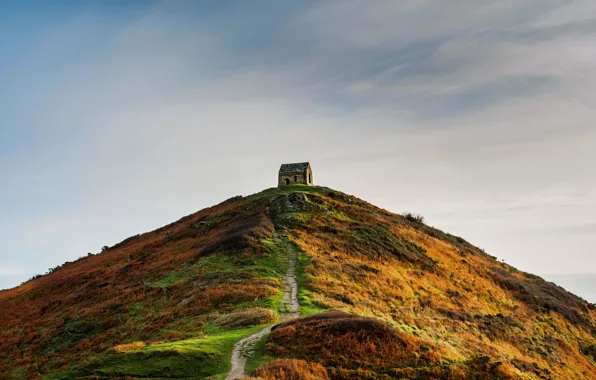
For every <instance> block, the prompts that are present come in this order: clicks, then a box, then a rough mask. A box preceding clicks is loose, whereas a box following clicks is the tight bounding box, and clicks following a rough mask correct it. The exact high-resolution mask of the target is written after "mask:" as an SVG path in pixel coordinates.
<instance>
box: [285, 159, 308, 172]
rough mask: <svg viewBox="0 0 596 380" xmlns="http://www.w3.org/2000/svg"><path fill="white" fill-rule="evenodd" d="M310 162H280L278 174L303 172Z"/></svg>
mask: <svg viewBox="0 0 596 380" xmlns="http://www.w3.org/2000/svg"><path fill="white" fill-rule="evenodd" d="M309 165H310V164H309V163H308V162H298V163H295V164H282V165H281V168H279V174H294V173H304V172H306V169H307V168H308V166H309Z"/></svg>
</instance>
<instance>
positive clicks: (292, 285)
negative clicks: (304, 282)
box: [226, 239, 300, 380]
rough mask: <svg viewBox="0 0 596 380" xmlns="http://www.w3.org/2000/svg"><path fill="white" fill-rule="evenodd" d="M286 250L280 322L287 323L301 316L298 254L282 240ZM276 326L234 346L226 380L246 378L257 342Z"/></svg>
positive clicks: (250, 336) (283, 258)
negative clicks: (246, 366)
mask: <svg viewBox="0 0 596 380" xmlns="http://www.w3.org/2000/svg"><path fill="white" fill-rule="evenodd" d="M282 241H283V242H284V245H285V247H286V249H285V250H284V254H283V256H282V257H281V258H282V260H283V261H285V262H287V264H288V270H287V271H286V274H285V275H283V276H282V281H283V286H284V295H283V297H282V300H281V310H280V313H279V314H280V322H285V321H287V320H290V319H294V318H298V317H299V316H300V310H299V304H298V282H297V281H296V261H297V254H296V250H295V249H294V247H293V246H292V245H291V244H289V243H288V242H287V241H286V239H282ZM273 327H274V326H269V327H265V328H264V329H263V330H261V331H259V332H257V333H255V334H252V335H249V336H247V337H246V338H243V339H241V340H239V341H238V342H236V344H234V350H233V351H232V358H231V365H232V369H231V370H230V373H229V374H228V376H227V377H226V380H234V379H239V378H241V377H242V376H244V367H245V365H246V360H247V359H249V358H250V357H252V356H253V355H254V353H255V346H256V344H257V342H258V341H259V340H260V339H261V338H262V337H264V336H266V335H268V334H269V333H270V332H271V329H272V328H273Z"/></svg>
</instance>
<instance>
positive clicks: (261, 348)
mask: <svg viewBox="0 0 596 380" xmlns="http://www.w3.org/2000/svg"><path fill="white" fill-rule="evenodd" d="M267 338H268V336H267V335H266V336H264V337H262V338H261V339H260V340H259V341H258V342H257V344H256V345H255V353H254V355H253V356H252V357H251V358H250V359H248V360H247V361H246V365H245V367H244V372H245V373H246V374H247V375H250V374H251V373H252V372H253V371H254V370H255V369H257V368H258V367H259V366H261V365H263V364H265V363H267V362H269V361H271V360H273V359H275V357H273V356H271V355H269V354H267V353H266V352H265V344H266V343H267Z"/></svg>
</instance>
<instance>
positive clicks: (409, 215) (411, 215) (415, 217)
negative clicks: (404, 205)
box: [403, 212, 424, 223]
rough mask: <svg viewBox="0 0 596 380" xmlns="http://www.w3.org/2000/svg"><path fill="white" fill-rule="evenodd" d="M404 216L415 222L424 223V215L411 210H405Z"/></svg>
mask: <svg viewBox="0 0 596 380" xmlns="http://www.w3.org/2000/svg"><path fill="white" fill-rule="evenodd" d="M403 217H404V218H406V219H407V220H409V221H410V222H414V223H424V216H422V215H420V214H414V213H411V212H404V213H403Z"/></svg>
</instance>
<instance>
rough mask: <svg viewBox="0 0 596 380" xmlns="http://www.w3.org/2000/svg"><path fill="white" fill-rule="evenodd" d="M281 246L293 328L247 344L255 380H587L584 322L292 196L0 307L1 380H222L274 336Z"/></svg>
mask: <svg viewBox="0 0 596 380" xmlns="http://www.w3.org/2000/svg"><path fill="white" fill-rule="evenodd" d="M288 244H290V245H292V249H295V250H296V251H297V252H298V265H297V268H296V270H297V278H298V282H299V284H298V286H299V300H300V312H301V316H302V317H303V318H300V319H296V320H291V321H286V322H283V323H281V324H279V325H276V326H275V327H274V328H273V330H272V333H271V334H270V335H268V336H266V337H265V338H263V339H262V341H260V342H259V344H258V350H257V352H256V357H255V358H254V360H252V361H251V362H250V363H248V365H247V368H248V370H249V371H253V370H254V369H255V368H256V367H258V366H259V365H261V364H263V363H266V362H269V363H268V364H263V365H261V366H260V367H259V368H257V369H256V370H255V371H254V374H255V376H257V375H258V376H260V377H262V378H265V379H267V378H271V379H274V378H282V375H280V374H281V373H284V374H285V375H283V376H287V378H292V376H291V374H293V373H294V374H297V373H301V374H303V375H304V376H306V377H305V378H308V376H311V378H337V379H348V378H363V379H365V378H370V379H377V378H396V377H398V378H399V377H402V378H454V379H458V378H462V379H463V378H475V377H476V378H495V379H499V378H527V379H535V378H554V379H570V378H573V379H582V378H584V379H591V378H596V318H595V317H596V311H595V310H594V305H591V304H588V303H587V302H585V301H584V300H582V299H581V298H579V297H576V296H575V295H573V294H571V293H568V292H566V291H565V290H563V289H562V288H560V287H558V286H556V285H554V284H552V283H548V282H545V281H544V280H542V279H541V278H539V277H537V276H534V275H531V274H527V273H523V272H520V271H518V270H516V269H515V268H513V267H511V266H509V265H506V264H504V263H500V262H498V261H496V260H495V259H494V258H493V257H491V256H489V255H487V254H486V253H484V252H483V251H481V250H479V249H478V248H476V247H474V246H472V245H471V244H469V243H467V242H466V241H465V240H463V239H461V238H459V237H455V236H452V235H449V234H445V233H443V232H441V231H439V230H436V229H434V228H431V227H429V226H426V225H424V224H422V223H419V222H416V221H411V220H408V219H406V218H404V217H402V216H400V215H396V214H392V213H389V212H387V211H385V210H382V209H379V208H377V207H374V206H372V205H370V204H368V203H366V202H364V201H362V200H360V199H358V198H355V197H353V196H348V195H345V194H343V193H340V192H337V191H334V190H331V189H328V188H321V187H308V186H291V187H287V188H284V189H269V190H265V191H263V192H261V193H258V194H254V195H251V196H248V197H235V198H232V199H230V200H228V201H225V202H223V203H221V204H219V205H217V206H214V207H211V208H207V209H204V210H202V211H199V212H198V213H195V214H192V215H189V216H187V217H184V218H182V219H180V220H179V221H177V222H175V223H172V224H170V225H168V226H165V227H163V228H160V229H158V230H155V231H152V232H149V233H145V234H142V235H136V236H133V237H131V238H129V239H127V240H125V241H123V242H121V243H119V244H117V245H115V246H113V247H109V248H108V249H106V250H105V251H104V252H102V253H100V254H97V255H92V256H89V257H85V258H81V259H79V260H77V261H76V262H74V263H68V264H65V265H63V266H61V267H59V268H55V270H53V271H52V272H51V273H50V274H48V275H44V276H41V277H39V278H36V279H34V280H32V281H30V282H27V283H25V284H23V285H21V286H19V287H17V288H14V289H10V290H7V291H2V292H0V310H1V312H0V313H1V318H0V374H2V377H1V378H9V379H12V378H14V379H38V378H48V379H70V378H89V379H91V378H93V379H98V378H115V377H122V378H124V377H127V376H128V377H129V378H197V379H204V378H213V379H218V378H225V376H226V374H227V373H228V371H229V370H230V364H229V359H230V356H231V352H232V347H233V345H234V343H235V342H237V341H238V340H240V339H241V338H243V337H246V336H248V335H250V334H252V333H255V332H256V331H259V330H260V329H262V328H263V326H266V325H271V324H274V323H277V322H278V320H279V312H280V308H282V307H283V305H282V302H281V299H282V294H283V286H282V276H283V275H284V273H285V271H286V266H285V265H286V263H285V262H284V260H283V254H282V253H281V252H284V251H285V250H286V249H287V245H288ZM288 374H289V375H288ZM308 374H310V375H308Z"/></svg>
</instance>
